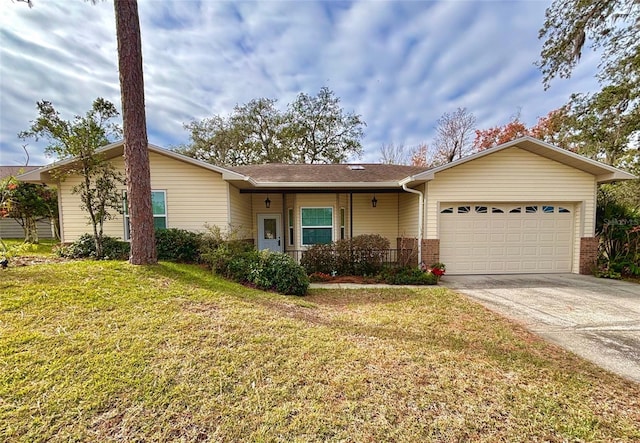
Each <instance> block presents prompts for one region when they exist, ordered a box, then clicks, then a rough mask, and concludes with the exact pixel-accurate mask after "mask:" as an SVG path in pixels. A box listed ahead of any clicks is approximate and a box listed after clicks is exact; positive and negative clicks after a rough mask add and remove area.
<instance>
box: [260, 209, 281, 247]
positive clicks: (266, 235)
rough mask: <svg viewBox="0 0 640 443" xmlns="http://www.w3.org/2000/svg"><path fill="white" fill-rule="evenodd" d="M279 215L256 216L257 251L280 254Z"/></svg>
mask: <svg viewBox="0 0 640 443" xmlns="http://www.w3.org/2000/svg"><path fill="white" fill-rule="evenodd" d="M281 231H282V226H281V224H280V214H258V249H259V250H263V249H270V250H272V251H274V252H282V234H281Z"/></svg>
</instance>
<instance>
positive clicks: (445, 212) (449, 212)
mask: <svg viewBox="0 0 640 443" xmlns="http://www.w3.org/2000/svg"><path fill="white" fill-rule="evenodd" d="M440 214H453V208H444V209H443V210H442V211H440Z"/></svg>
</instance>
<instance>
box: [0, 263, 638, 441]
mask: <svg viewBox="0 0 640 443" xmlns="http://www.w3.org/2000/svg"><path fill="white" fill-rule="evenodd" d="M0 440H1V441H8V442H18V441H19V442H27V441H28V442H44V441H65V442H66V441H147V442H154V441H157V442H160V441H216V442H218V441H222V442H226V441H258V442H276V441H287V442H289V441H294V442H295V441H299V442H308V441H311V442H313V441H346V442H349V441H354V442H363V441H371V442H374V441H375V442H377V441H420V442H424V441H516V442H517V441H523V442H524V441H552V442H553V441H558V442H561V441H638V440H640V386H639V385H638V384H634V383H632V382H629V381H625V380H622V379H620V378H618V377H616V376H614V375H612V374H610V373H607V372H605V371H603V370H600V369H599V368H597V367H595V366H593V365H592V364H590V363H587V362H585V361H584V360H581V359H579V358H578V357H576V356H574V355H572V354H569V353H567V352H565V351H562V350H561V349H559V348H557V347H554V346H552V345H549V344H546V343H544V342H542V341H541V340H539V339H538V338H536V337H535V336H533V335H531V334H529V333H527V332H526V331H524V330H523V329H522V328H520V327H518V326H517V325H514V324H512V323H510V322H508V321H505V320H504V319H501V318H500V317H498V316H496V315H494V314H492V313H491V312H489V311H487V310H485V309H484V308H482V307H481V306H479V305H477V304H474V303H472V302H470V301H468V300H466V299H465V298H463V297H460V296H458V295H457V294H455V293H453V292H451V291H449V290H447V289H445V288H433V287H431V288H420V289H415V290H413V289H406V288H397V289H385V290H380V289H363V290H342V291H341V290H312V291H311V292H310V295H309V296H307V297H304V298H295V297H284V296H280V295H276V294H271V293H264V292H260V291H255V290H251V289H248V288H246V287H243V286H239V285H236V284H233V283H229V282H227V281H224V280H220V279H218V278H217V277H215V276H212V275H211V274H210V273H208V272H207V271H205V270H203V269H200V268H198V267H196V266H188V265H175V264H160V265H158V266H151V267H134V266H131V265H128V264H127V263H123V262H89V261H86V262H69V263H53V264H46V265H39V266H26V267H21V268H12V269H9V270H7V271H4V272H0Z"/></svg>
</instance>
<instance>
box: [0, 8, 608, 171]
mask: <svg viewBox="0 0 640 443" xmlns="http://www.w3.org/2000/svg"><path fill="white" fill-rule="evenodd" d="M33 3H34V7H33V8H28V7H27V6H26V5H25V4H24V3H19V2H16V1H14V0H0V9H1V12H2V13H1V14H0V164H2V165H15V166H18V165H24V164H25V162H26V161H27V155H26V154H25V151H24V149H23V145H26V149H27V151H28V155H29V159H28V161H29V165H44V164H48V163H51V162H52V161H53V160H55V158H51V157H47V156H46V155H45V153H44V150H45V147H46V146H47V144H46V142H45V141H43V140H40V141H38V142H36V141H34V140H27V141H23V140H21V139H19V138H18V137H17V134H18V133H19V132H20V131H23V130H25V129H27V128H28V127H29V126H30V122H31V121H32V120H34V119H35V118H36V117H37V110H36V102H38V101H40V100H48V101H50V102H52V103H53V105H54V107H55V108H56V109H57V110H58V111H59V112H60V114H61V116H62V117H63V118H65V119H69V120H71V119H72V118H73V117H74V116H75V115H83V114H85V113H86V112H87V111H88V110H89V109H90V108H91V104H92V102H93V100H95V98H97V97H104V98H105V99H107V100H109V101H111V102H113V103H114V104H116V106H117V107H118V109H119V110H120V109H121V102H120V88H119V79H118V67H117V52H116V37H115V20H114V12H113V2H112V1H110V0H107V1H98V2H97V3H96V4H95V5H92V4H91V2H88V1H84V0H33ZM550 3H551V1H550V0H549V1H546V0H523V1H519V0H504V1H498V0H495V1H483V0H468V1H464V0H462V1H460V0H457V1H454V0H449V1H426V0H425V1H420V0H411V1H395V0H394V1H382V0H361V1H349V2H347V1H345V2H343V1H312V0H308V1H306V0H298V1H293V0H288V1H271V0H262V1H257V2H255V1H222V0H220V1H218V0H200V1H196V0H174V1H169V0H167V1H164V0H139V13H140V26H141V33H142V42H143V43H142V52H143V60H144V81H145V99H146V114H147V132H148V139H149V142H150V143H153V144H155V145H158V146H161V147H164V148H171V147H174V146H178V145H181V144H185V143H188V141H189V132H188V131H187V130H185V129H184V127H183V124H184V123H188V122H190V121H192V120H200V119H203V118H206V117H211V116H213V115H228V114H229V113H231V112H232V110H233V108H234V106H236V105H238V104H240V105H242V104H244V103H247V102H248V101H250V100H252V99H254V98H260V97H264V98H272V99H276V100H277V106H278V107H279V108H281V109H283V110H284V109H285V108H286V106H287V104H288V103H291V102H292V101H293V100H294V99H295V98H296V96H297V95H298V94H299V93H301V92H304V93H306V94H309V95H316V94H317V93H318V91H319V90H320V88H321V87H323V86H327V87H328V88H329V89H331V90H332V91H333V92H334V93H335V95H336V96H337V97H339V98H340V104H341V106H342V108H343V109H344V111H345V112H354V113H356V114H359V115H361V116H362V119H363V120H364V121H365V122H366V124H367V126H366V128H365V136H364V137H363V139H362V145H363V147H364V154H363V155H362V157H360V158H351V159H350V161H351V162H363V163H366V162H368V163H376V162H379V161H380V158H381V147H382V145H383V144H394V145H404V146H405V150H406V151H410V150H411V149H413V148H414V147H415V146H417V145H419V144H421V143H427V144H429V143H431V141H432V140H433V138H434V135H435V128H436V125H437V121H438V119H439V118H440V117H441V116H442V115H443V114H444V113H453V112H454V111H455V110H456V109H457V108H466V109H467V110H468V111H469V112H470V113H472V114H473V115H474V116H475V117H476V127H477V129H487V128H489V127H492V126H496V125H503V124H505V123H507V122H508V121H510V120H511V119H512V117H513V116H514V115H516V114H517V113H518V112H519V113H520V119H521V120H522V121H523V122H524V123H526V124H527V125H533V124H535V123H536V121H537V119H538V118H539V117H541V116H544V115H546V114H547V113H548V112H549V111H551V110H554V109H557V108H558V107H560V106H562V105H563V104H565V103H566V102H567V101H568V99H569V96H570V95H571V93H574V92H590V91H596V90H598V83H597V81H596V79H595V77H594V75H595V72H596V68H597V64H598V59H597V56H596V54H594V53H593V52H591V51H590V50H585V51H584V54H583V59H582V60H581V62H580V64H579V65H578V68H577V69H576V70H575V71H574V73H573V76H572V78H571V79H568V80H564V79H556V80H554V81H553V82H552V83H551V87H550V88H549V89H548V90H546V91H545V90H544V87H543V83H542V75H541V73H540V71H539V69H538V68H537V67H536V66H535V62H536V61H538V60H539V54H540V49H541V46H542V41H540V40H539V39H538V31H539V29H540V27H541V26H542V25H543V23H544V13H545V9H546V8H547V7H548V6H549V5H550Z"/></svg>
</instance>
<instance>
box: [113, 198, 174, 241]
mask: <svg viewBox="0 0 640 443" xmlns="http://www.w3.org/2000/svg"><path fill="white" fill-rule="evenodd" d="M122 205H123V207H124V211H123V214H124V239H125V240H131V228H130V226H129V206H128V204H127V191H124V192H123V194H122ZM151 207H152V209H153V227H154V228H156V229H167V193H166V191H151Z"/></svg>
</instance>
